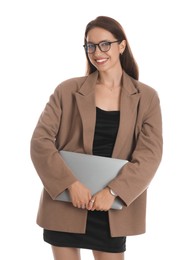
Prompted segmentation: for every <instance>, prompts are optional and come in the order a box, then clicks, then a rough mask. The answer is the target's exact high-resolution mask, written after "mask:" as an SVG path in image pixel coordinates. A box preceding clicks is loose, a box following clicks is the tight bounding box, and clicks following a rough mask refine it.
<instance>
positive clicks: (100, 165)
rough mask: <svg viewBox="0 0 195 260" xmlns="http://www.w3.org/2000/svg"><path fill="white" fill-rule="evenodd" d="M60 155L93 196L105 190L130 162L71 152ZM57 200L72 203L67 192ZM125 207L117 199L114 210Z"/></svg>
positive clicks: (113, 206)
mask: <svg viewBox="0 0 195 260" xmlns="http://www.w3.org/2000/svg"><path fill="white" fill-rule="evenodd" d="M60 155H61V156H62V158H63V160H64V162H65V163H66V165H67V166H68V167H69V168H70V170H71V171H72V173H73V174H74V176H75V177H76V178H77V179H78V180H79V181H80V182H81V183H83V184H84V185H85V186H86V187H87V188H88V189H89V190H90V191H91V194H92V195H94V194H95V193H97V192H98V191H100V190H102V189H103V188H105V187H106V186H107V184H108V183H109V182H110V181H111V180H112V179H113V178H115V177H116V176H117V174H118V173H119V171H120V169H121V168H122V167H123V166H124V165H125V164H126V163H127V162H128V161H127V160H121V159H115V158H109V157H103V156H97V155H89V154H83V153H75V152H69V151H60ZM56 200H59V201H66V202H71V199H70V196H69V193H68V191H66V190H65V191H64V192H62V193H61V194H60V195H59V196H58V197H57V198H56ZM123 206H124V203H123V202H122V200H120V199H119V198H116V199H115V201H114V203H113V205H112V209H122V207H123Z"/></svg>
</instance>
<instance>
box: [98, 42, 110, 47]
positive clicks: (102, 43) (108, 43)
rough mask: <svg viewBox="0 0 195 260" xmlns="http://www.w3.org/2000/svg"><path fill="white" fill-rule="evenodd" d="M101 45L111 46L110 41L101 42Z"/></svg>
mask: <svg viewBox="0 0 195 260" xmlns="http://www.w3.org/2000/svg"><path fill="white" fill-rule="evenodd" d="M100 46H101V47H108V46H110V42H101V43H100Z"/></svg>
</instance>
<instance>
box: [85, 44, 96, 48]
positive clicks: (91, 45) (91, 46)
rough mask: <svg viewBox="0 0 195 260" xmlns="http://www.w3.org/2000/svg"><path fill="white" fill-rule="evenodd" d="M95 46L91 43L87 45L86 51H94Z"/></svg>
mask: <svg viewBox="0 0 195 260" xmlns="http://www.w3.org/2000/svg"><path fill="white" fill-rule="evenodd" d="M94 47H95V45H94V44H93V43H88V44H87V48H88V49H94Z"/></svg>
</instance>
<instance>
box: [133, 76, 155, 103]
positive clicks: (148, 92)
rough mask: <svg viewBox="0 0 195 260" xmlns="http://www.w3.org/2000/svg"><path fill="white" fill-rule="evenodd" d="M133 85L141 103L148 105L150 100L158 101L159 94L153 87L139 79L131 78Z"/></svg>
mask: <svg viewBox="0 0 195 260" xmlns="http://www.w3.org/2000/svg"><path fill="white" fill-rule="evenodd" d="M131 80H132V82H133V84H134V87H135V88H136V89H137V92H138V93H139V94H140V101H141V102H142V103H145V104H148V105H150V103H151V102H155V103H156V102H157V103H158V102H159V95H158V92H157V90H156V89H155V88H153V87H151V86H149V85H147V84H145V83H143V82H141V81H139V80H135V79H132V78H131Z"/></svg>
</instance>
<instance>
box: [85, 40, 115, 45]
mask: <svg viewBox="0 0 195 260" xmlns="http://www.w3.org/2000/svg"><path fill="white" fill-rule="evenodd" d="M111 41H112V40H102V41H100V42H98V43H94V42H90V41H89V42H88V41H86V42H87V43H91V44H99V43H101V42H111Z"/></svg>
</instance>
